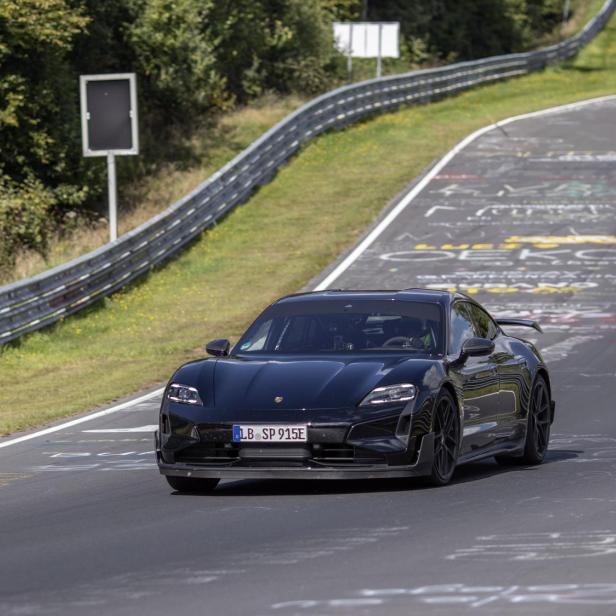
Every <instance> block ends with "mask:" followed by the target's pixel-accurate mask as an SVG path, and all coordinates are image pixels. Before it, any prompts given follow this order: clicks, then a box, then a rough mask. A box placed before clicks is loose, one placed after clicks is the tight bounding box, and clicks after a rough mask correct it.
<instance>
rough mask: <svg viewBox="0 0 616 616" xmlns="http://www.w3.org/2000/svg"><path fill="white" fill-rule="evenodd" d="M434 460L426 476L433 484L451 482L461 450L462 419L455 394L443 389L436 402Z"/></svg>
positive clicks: (440, 484) (442, 484) (433, 420)
mask: <svg viewBox="0 0 616 616" xmlns="http://www.w3.org/2000/svg"><path fill="white" fill-rule="evenodd" d="M432 422H433V430H434V461H433V463H432V471H431V473H430V475H429V476H428V477H427V478H426V480H427V483H428V484H429V485H432V486H444V485H446V484H448V483H449V481H450V480H451V477H452V476H453V473H454V471H455V470H456V465H457V463H458V454H459V451H460V419H459V415H458V406H457V404H456V402H455V400H454V398H453V396H452V395H451V394H450V393H449V392H448V391H447V390H446V389H443V390H441V392H440V393H439V395H438V398H437V399H436V402H435V403H434V417H433V419H432Z"/></svg>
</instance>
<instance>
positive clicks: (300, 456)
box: [175, 441, 387, 466]
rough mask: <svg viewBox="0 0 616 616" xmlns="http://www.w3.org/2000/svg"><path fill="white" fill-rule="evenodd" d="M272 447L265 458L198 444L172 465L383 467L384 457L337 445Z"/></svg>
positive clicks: (264, 453)
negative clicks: (372, 465)
mask: <svg viewBox="0 0 616 616" xmlns="http://www.w3.org/2000/svg"><path fill="white" fill-rule="evenodd" d="M296 450H297V455H296V456H294V455H293V451H294V449H293V448H278V447H273V448H272V449H271V450H270V452H271V455H268V450H266V449H264V448H259V449H256V448H255V449H254V451H253V452H252V453H251V451H250V448H248V447H246V446H245V445H244V446H242V448H240V447H239V446H238V445H237V444H235V443H218V442H212V441H209V442H201V443H196V444H194V445H190V446H189V447H186V448H185V449H182V450H180V451H178V452H176V454H175V461H176V462H179V463H183V464H206V465H208V466H209V465H213V464H214V465H215V464H221V465H224V464H230V463H231V464H234V465H235V464H238V465H247V466H313V465H315V464H318V465H324V466H349V465H353V464H379V463H383V464H384V463H386V462H387V459H386V457H385V455H383V454H379V453H377V452H374V451H369V450H367V449H361V448H359V447H350V446H349V445H346V444H343V443H341V444H337V443H311V444H309V445H307V446H304V447H302V448H296Z"/></svg>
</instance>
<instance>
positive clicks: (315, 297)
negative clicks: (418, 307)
mask: <svg viewBox="0 0 616 616" xmlns="http://www.w3.org/2000/svg"><path fill="white" fill-rule="evenodd" d="M457 297H459V298H461V299H462V298H463V299H470V298H468V297H466V296H465V295H463V294H461V293H450V292H449V291H440V290H438V289H402V290H400V291H367V290H346V289H328V290H325V291H308V292H305V293H294V294H293V295H287V296H285V297H282V298H280V299H279V300H278V301H277V302H275V304H286V303H298V302H313V301H331V300H342V301H354V300H358V299H362V300H372V301H374V300H383V301H401V302H430V303H437V304H441V305H443V306H448V305H449V304H451V302H453V300H454V299H456V298H457Z"/></svg>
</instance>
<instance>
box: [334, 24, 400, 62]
mask: <svg viewBox="0 0 616 616" xmlns="http://www.w3.org/2000/svg"><path fill="white" fill-rule="evenodd" d="M334 41H335V45H336V48H337V49H339V50H340V51H341V52H342V53H343V54H345V55H350V56H351V57H353V58H379V57H381V58H399V57H400V42H399V41H400V24H399V23H398V22H380V23H379V22H334ZM379 50H380V53H379ZM349 52H350V54H349Z"/></svg>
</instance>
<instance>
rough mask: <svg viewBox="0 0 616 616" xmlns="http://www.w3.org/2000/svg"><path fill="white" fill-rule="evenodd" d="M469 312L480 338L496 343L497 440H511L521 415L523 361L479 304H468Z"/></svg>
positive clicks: (493, 355)
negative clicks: (517, 419)
mask: <svg viewBox="0 0 616 616" xmlns="http://www.w3.org/2000/svg"><path fill="white" fill-rule="evenodd" d="M468 308H469V312H470V313H471V317H472V319H473V323H474V325H475V331H476V332H477V335H478V336H480V337H481V338H488V339H489V340H492V341H493V342H494V353H493V354H492V358H493V360H494V363H495V364H496V369H497V373H498V426H497V427H496V429H495V437H496V439H508V438H510V437H511V435H512V433H513V431H514V430H515V423H516V418H519V416H520V400H521V396H520V378H521V369H522V367H523V366H522V364H523V361H522V358H520V357H518V356H516V355H515V353H513V352H512V350H511V345H510V344H509V339H508V338H507V336H504V335H503V334H502V332H501V331H500V328H499V327H498V325H497V324H496V323H495V322H494V320H493V319H492V317H491V316H490V315H489V314H488V313H487V312H486V311H485V310H484V309H483V308H482V307H481V306H478V305H477V304H469V306H468Z"/></svg>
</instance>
